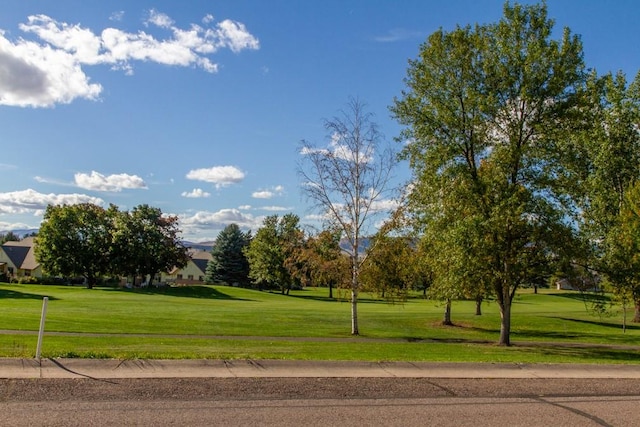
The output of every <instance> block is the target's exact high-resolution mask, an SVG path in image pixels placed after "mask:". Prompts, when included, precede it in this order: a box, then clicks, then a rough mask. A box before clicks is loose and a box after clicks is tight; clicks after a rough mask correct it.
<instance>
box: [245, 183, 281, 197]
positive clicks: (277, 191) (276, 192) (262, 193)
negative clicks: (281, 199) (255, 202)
mask: <svg viewBox="0 0 640 427" xmlns="http://www.w3.org/2000/svg"><path fill="white" fill-rule="evenodd" d="M283 193H284V187H283V186H282V185H276V186H275V187H272V188H271V189H269V190H259V191H254V192H253V193H252V194H251V197H253V198H254V199H271V198H272V197H275V196H281V195H282V194H283Z"/></svg>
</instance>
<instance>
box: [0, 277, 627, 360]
mask: <svg viewBox="0 0 640 427" xmlns="http://www.w3.org/2000/svg"><path fill="white" fill-rule="evenodd" d="M44 296H47V297H49V304H48V312H47V317H46V328H45V329H46V334H45V337H44V341H43V348H42V356H43V357H95V358H126V359H131V358H226V359H237V358H251V359H265V358H269V359H317V360H370V361H389V360H408V361H485V362H487V361H488V362H522V363H542V362H554V363H557V362H592V363H614V362H615V363H640V325H636V324H634V325H628V326H627V330H626V332H624V333H623V330H622V314H621V312H620V310H619V309H618V311H613V313H612V314H610V315H608V316H597V315H595V314H594V313H592V312H591V311H589V310H588V307H589V303H588V302H585V300H584V297H583V296H582V295H581V294H580V293H577V292H569V291H542V292H541V293H539V294H533V293H532V292H530V291H528V290H523V291H521V292H520V293H519V294H518V296H517V297H516V301H515V304H514V307H513V319H512V341H513V343H514V344H515V345H514V346H512V347H508V348H505V347H499V346H497V345H495V343H496V342H497V340H498V336H499V330H500V317H499V313H498V310H497V305H496V303H495V302H487V303H485V304H484V305H483V315H482V316H475V315H474V313H475V307H474V303H473V302H469V301H460V302H455V303H454V305H453V321H454V323H455V326H453V327H444V326H441V325H440V320H441V318H442V311H443V307H441V306H439V305H438V304H437V303H436V302H433V301H427V300H424V299H421V298H417V297H416V298H411V299H409V300H407V301H404V302H402V303H395V304H390V303H388V302H385V301H383V300H379V299H375V298H373V297H372V296H370V295H363V296H362V298H361V300H360V304H359V314H360V316H359V321H360V331H361V335H360V336H359V337H351V335H350V304H349V302H348V301H347V299H346V295H345V298H344V299H337V300H329V299H328V298H327V290H326V289H308V290H303V291H292V293H291V295H289V296H284V295H281V294H278V293H269V292H259V291H254V290H248V289H239V288H230V287H218V286H199V287H184V288H168V289H161V290H138V289H136V290H124V289H111V288H98V289H92V290H89V289H84V288H80V287H64V286H60V287H58V286H37V285H9V284H0V330H3V333H2V334H0V357H33V356H34V355H35V348H36V341H37V334H36V332H37V330H38V327H39V322H40V313H41V309H42V298H43V297H44ZM628 317H630V314H628Z"/></svg>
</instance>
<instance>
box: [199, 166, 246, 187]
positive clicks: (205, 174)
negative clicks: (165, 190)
mask: <svg viewBox="0 0 640 427" xmlns="http://www.w3.org/2000/svg"><path fill="white" fill-rule="evenodd" d="M244 177H245V174H244V172H242V171H241V170H240V169H238V168H237V167H235V166H214V167H211V168H202V169H194V170H192V171H189V173H187V178H188V179H192V180H195V181H204V182H209V183H212V184H215V185H216V187H217V188H220V187H226V186H228V185H231V184H237V183H239V182H241V181H242V180H243V179H244Z"/></svg>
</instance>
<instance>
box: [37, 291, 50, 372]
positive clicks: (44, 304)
mask: <svg viewBox="0 0 640 427" xmlns="http://www.w3.org/2000/svg"><path fill="white" fill-rule="evenodd" d="M48 302H49V297H44V298H43V299H42V315H41V316H40V331H39V332H38V347H37V349H36V359H37V360H38V362H40V350H42V335H44V319H45V318H46V317H47V303H48Z"/></svg>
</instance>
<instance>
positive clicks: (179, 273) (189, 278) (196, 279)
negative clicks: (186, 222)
mask: <svg viewBox="0 0 640 427" xmlns="http://www.w3.org/2000/svg"><path fill="white" fill-rule="evenodd" d="M211 260H212V257H211V252H209V251H205V250H201V249H194V248H190V249H189V262H188V263H187V265H186V266H185V267H183V268H174V269H173V270H171V271H170V272H168V273H162V275H161V277H160V282H161V283H166V284H173V285H201V284H204V282H205V281H204V278H205V274H206V271H207V264H208V263H209V261H211Z"/></svg>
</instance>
